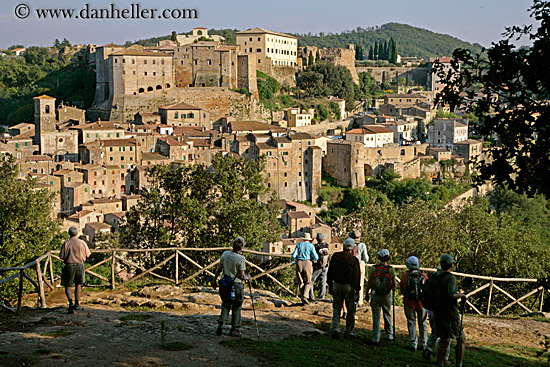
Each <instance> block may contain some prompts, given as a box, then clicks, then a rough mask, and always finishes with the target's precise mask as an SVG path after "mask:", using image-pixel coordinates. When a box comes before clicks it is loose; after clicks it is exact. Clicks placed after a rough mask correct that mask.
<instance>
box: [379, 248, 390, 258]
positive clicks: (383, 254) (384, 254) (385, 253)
mask: <svg viewBox="0 0 550 367" xmlns="http://www.w3.org/2000/svg"><path fill="white" fill-rule="evenodd" d="M377 255H378V257H379V258H384V257H388V256H390V250H388V249H387V248H383V249H381V250H380V251H378V254H377Z"/></svg>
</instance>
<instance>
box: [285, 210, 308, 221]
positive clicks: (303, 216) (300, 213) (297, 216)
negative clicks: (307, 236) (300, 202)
mask: <svg viewBox="0 0 550 367" xmlns="http://www.w3.org/2000/svg"><path fill="white" fill-rule="evenodd" d="M287 215H288V216H289V217H290V218H292V219H311V217H310V216H309V215H308V214H307V213H306V212H303V211H296V212H287Z"/></svg>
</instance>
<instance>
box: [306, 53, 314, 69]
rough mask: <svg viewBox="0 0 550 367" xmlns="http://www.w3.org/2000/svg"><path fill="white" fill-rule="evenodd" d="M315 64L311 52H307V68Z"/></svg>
mask: <svg viewBox="0 0 550 367" xmlns="http://www.w3.org/2000/svg"><path fill="white" fill-rule="evenodd" d="M313 64H315V59H314V58H313V51H309V56H308V58H307V66H312V65H313Z"/></svg>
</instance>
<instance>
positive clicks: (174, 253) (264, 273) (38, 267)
mask: <svg viewBox="0 0 550 367" xmlns="http://www.w3.org/2000/svg"><path fill="white" fill-rule="evenodd" d="M225 250H231V248H228V247H215V248H182V247H171V248H157V249H104V250H92V253H93V254H105V255H106V258H104V259H103V260H101V261H98V262H97V263H95V264H92V265H90V266H89V267H88V268H87V269H86V273H87V274H89V275H90V276H93V277H95V278H98V279H100V280H101V281H103V282H105V283H106V285H107V286H109V287H110V288H111V289H116V288H117V287H122V286H125V285H127V284H129V283H132V282H134V281H136V280H138V279H140V278H142V277H144V276H146V275H148V276H151V277H155V278H158V279H161V280H163V281H166V282H168V283H171V284H174V285H176V286H178V285H182V284H186V283H189V282H190V281H191V280H193V279H195V278H196V277H197V276H199V275H201V274H203V273H206V274H208V275H210V276H214V273H213V272H212V271H211V270H213V268H214V267H215V266H216V265H217V264H218V262H219V259H217V260H215V261H213V262H211V263H210V264H206V265H201V264H199V263H198V262H197V261H195V260H194V259H193V258H192V257H191V256H190V255H191V254H192V253H195V254H196V253H200V252H221V251H225ZM154 252H164V253H166V254H167V255H168V257H166V258H165V259H164V260H162V261H160V262H158V263H156V264H155V265H154V266H152V267H151V268H149V269H145V268H144V267H143V266H141V265H139V264H136V263H135V262H133V261H131V260H129V259H127V258H126V257H124V256H122V254H132V253H146V254H151V253H154ZM243 252H244V253H245V254H249V255H253V256H262V257H279V258H287V259H289V260H290V255H289V254H268V253H265V252H260V251H253V250H247V249H244V250H243ZM57 254H59V251H50V252H47V253H46V254H44V255H42V256H40V257H39V258H37V259H36V260H34V261H31V262H30V263H28V264H25V265H23V266H21V267H5V268H0V275H1V274H4V273H6V272H15V273H14V274H12V275H10V276H7V277H6V278H4V279H1V280H0V285H2V284H5V283H7V282H9V281H12V280H15V279H19V290H18V298H17V308H16V309H13V308H10V307H8V306H6V305H4V304H2V303H0V306H1V307H2V308H4V309H7V310H11V311H19V310H20V309H21V298H22V296H23V283H24V280H27V281H29V282H30V283H31V284H32V285H33V286H34V287H35V290H36V293H37V295H38V306H39V307H41V308H46V307H47V304H46V297H45V293H46V291H45V287H46V286H47V287H48V288H49V289H50V290H53V289H54V288H55V287H56V286H57V285H58V284H59V283H60V279H59V276H56V275H55V274H54V270H53V262H54V261H61V259H60V258H59V256H57ZM42 262H44V264H43V265H42ZM108 262H110V270H111V271H110V276H109V277H105V276H103V275H100V274H98V273H96V272H95V271H94V269H95V268H97V267H99V266H101V265H103V264H106V263H108ZM170 262H172V263H173V266H174V268H173V269H174V272H173V274H174V276H173V277H166V276H163V275H160V274H158V273H156V272H155V271H158V269H159V268H160V267H161V266H163V265H165V264H169V263H170ZM182 262H188V263H189V264H191V265H192V266H193V267H195V268H197V270H196V271H195V272H192V273H188V274H183V271H182V267H181V265H182ZM117 263H118V264H122V265H125V266H127V267H129V268H134V269H136V270H137V271H138V273H137V274H136V275H134V276H133V277H131V278H130V279H127V280H125V281H123V282H119V283H117V277H116V268H117ZM246 264H247V265H248V266H249V272H250V273H255V274H254V275H253V276H252V280H255V279H258V278H261V277H267V278H269V280H270V281H272V282H273V283H275V284H276V285H277V286H278V287H280V288H281V289H282V290H283V291H284V292H286V293H288V294H289V295H291V296H296V292H295V291H292V290H291V289H290V288H289V286H288V285H285V284H283V283H282V282H281V281H279V280H278V279H277V278H276V277H275V276H274V275H273V273H276V272H277V271H279V270H282V269H284V268H288V267H290V266H292V262H291V261H289V262H286V263H283V264H281V265H279V266H277V267H275V268H272V269H267V270H266V269H262V268H261V267H260V266H258V265H256V264H254V263H253V262H251V261H249V260H248V259H247V260H246ZM368 266H372V265H371V264H369V265H368ZM394 268H396V269H405V268H406V267H405V266H404V265H394ZM252 269H254V271H252ZM422 270H423V271H425V272H432V271H435V269H431V268H422ZM26 271H29V272H31V271H32V272H33V274H32V275H33V276H34V272H36V276H35V277H34V279H33V277H31V276H30V275H29V274H27V273H26ZM453 274H455V275H456V276H457V277H463V278H470V279H477V280H482V281H486V283H485V282H484V284H483V285H480V286H478V287H476V288H475V289H472V290H470V291H469V292H468V293H467V295H468V297H469V300H468V301H467V304H468V305H469V306H470V307H471V308H472V310H473V311H474V312H475V313H477V314H479V315H496V316H498V315H501V314H502V313H503V312H504V311H506V310H508V309H510V308H511V307H513V306H519V307H521V308H522V309H523V310H524V311H527V312H535V311H542V307H543V304H544V294H545V289H544V287H542V286H538V287H535V288H534V289H532V290H530V291H529V292H527V293H526V294H524V295H522V296H520V297H517V298H516V297H514V296H512V295H511V294H510V293H509V292H507V291H506V290H505V289H503V287H502V284H511V283H529V284H531V283H533V284H534V285H535V286H536V282H537V279H524V278H495V277H487V276H481V275H473V274H463V273H456V272H455V273H453ZM180 275H182V276H180ZM497 283H498V284H500V285H501V286H499V285H497ZM486 289H488V295H487V296H482V294H481V292H482V291H484V290H486ZM496 292H500V293H502V294H503V295H505V296H506V297H507V298H509V299H510V301H509V303H507V304H506V305H504V306H502V307H500V308H495V307H494V304H493V303H492V301H493V300H494V297H495V294H496ZM473 296H477V297H482V300H486V307H483V310H480V309H479V308H478V307H476V306H475V305H474V304H473V303H472V302H471V301H472V299H473V298H472V297H473ZM532 296H535V300H534V302H532V303H531V306H530V307H528V306H527V305H526V304H525V303H526V300H527V299H528V298H529V297H532ZM535 306H537V307H535Z"/></svg>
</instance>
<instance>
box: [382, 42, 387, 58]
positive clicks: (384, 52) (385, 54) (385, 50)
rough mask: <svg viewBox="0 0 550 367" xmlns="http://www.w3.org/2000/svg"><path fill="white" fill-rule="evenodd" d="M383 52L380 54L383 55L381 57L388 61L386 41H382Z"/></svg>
mask: <svg viewBox="0 0 550 367" xmlns="http://www.w3.org/2000/svg"><path fill="white" fill-rule="evenodd" d="M383 50H384V51H383V52H382V54H383V55H384V56H383V57H382V59H383V60H387V59H388V41H387V40H384V48H383Z"/></svg>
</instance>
